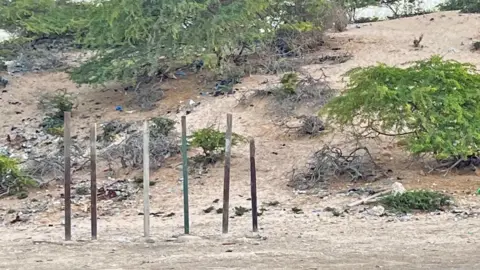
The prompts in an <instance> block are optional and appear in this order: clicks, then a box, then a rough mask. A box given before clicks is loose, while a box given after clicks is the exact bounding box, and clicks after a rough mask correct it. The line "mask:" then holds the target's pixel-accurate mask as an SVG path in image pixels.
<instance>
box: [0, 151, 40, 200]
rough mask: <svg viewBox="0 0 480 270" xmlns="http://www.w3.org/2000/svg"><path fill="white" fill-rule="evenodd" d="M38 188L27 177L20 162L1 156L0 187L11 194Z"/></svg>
mask: <svg viewBox="0 0 480 270" xmlns="http://www.w3.org/2000/svg"><path fill="white" fill-rule="evenodd" d="M34 186H36V182H35V181H33V180H32V179H31V178H29V177H27V176H25V175H24V174H23V172H22V171H21V169H20V167H19V164H18V161H17V160H15V159H13V158H10V157H8V156H5V155H0V187H1V188H2V189H4V190H8V191H9V194H12V195H13V194H18V193H19V192H22V191H25V190H26V189H27V188H29V187H34Z"/></svg>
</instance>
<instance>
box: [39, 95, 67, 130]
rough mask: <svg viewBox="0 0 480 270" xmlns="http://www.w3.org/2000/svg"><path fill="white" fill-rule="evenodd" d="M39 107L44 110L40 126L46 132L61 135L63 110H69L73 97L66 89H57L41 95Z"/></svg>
mask: <svg viewBox="0 0 480 270" xmlns="http://www.w3.org/2000/svg"><path fill="white" fill-rule="evenodd" d="M39 104H40V108H41V109H42V110H44V111H45V112H46V116H45V117H44V119H43V122H42V127H43V128H44V129H45V130H46V132H47V133H49V134H52V135H58V136H61V135H62V133H63V121H64V119H63V118H64V112H71V111H72V108H73V106H74V98H73V96H72V95H71V94H69V93H67V90H66V89H58V90H57V91H56V93H55V94H46V95H43V96H42V98H41V99H40V103H39Z"/></svg>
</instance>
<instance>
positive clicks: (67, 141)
mask: <svg viewBox="0 0 480 270" xmlns="http://www.w3.org/2000/svg"><path fill="white" fill-rule="evenodd" d="M63 119H64V126H63V143H64V158H65V176H64V188H65V191H64V197H65V241H70V240H72V204H71V198H70V197H71V196H70V184H71V181H72V178H71V170H70V168H71V164H70V146H71V145H72V138H71V136H70V127H71V123H70V122H71V114H70V112H64V116H63Z"/></svg>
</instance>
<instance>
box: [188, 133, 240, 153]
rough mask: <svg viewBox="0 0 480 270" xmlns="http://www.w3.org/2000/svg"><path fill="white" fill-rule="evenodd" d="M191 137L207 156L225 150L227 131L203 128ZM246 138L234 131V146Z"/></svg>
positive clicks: (195, 145) (194, 145)
mask: <svg viewBox="0 0 480 270" xmlns="http://www.w3.org/2000/svg"><path fill="white" fill-rule="evenodd" d="M191 138H192V140H191V142H190V143H191V145H192V146H193V147H200V148H202V150H203V153H204V155H205V156H207V157H208V156H212V155H215V154H223V153H224V152H225V132H221V131H218V130H216V129H213V128H211V127H209V128H203V129H199V130H196V131H194V132H193V134H192V135H191ZM244 140H245V139H244V138H243V137H242V136H240V135H238V134H235V133H232V146H234V145H237V144H238V143H240V142H242V141H244Z"/></svg>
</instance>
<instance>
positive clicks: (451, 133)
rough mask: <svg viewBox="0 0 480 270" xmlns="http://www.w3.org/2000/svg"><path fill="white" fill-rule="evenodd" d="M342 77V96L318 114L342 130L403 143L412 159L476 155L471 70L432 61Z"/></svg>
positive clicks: (477, 104) (479, 77) (477, 124)
mask: <svg viewBox="0 0 480 270" xmlns="http://www.w3.org/2000/svg"><path fill="white" fill-rule="evenodd" d="M347 75H349V76H350V82H349V84H348V87H347V91H345V94H344V95H342V96H338V97H336V98H334V99H333V100H332V101H331V102H330V103H329V104H327V105H326V106H325V107H324V108H323V110H322V114H326V115H327V117H328V120H330V121H331V122H332V123H334V124H336V125H337V126H338V127H340V128H341V129H347V128H350V129H353V130H356V131H357V133H358V134H357V135H358V136H359V137H363V138H368V137H372V136H373V137H376V136H378V135H384V136H396V137H402V139H404V141H405V142H406V147H407V149H408V150H409V151H410V152H411V153H413V154H416V155H419V154H433V155H434V156H435V157H436V158H437V160H444V159H450V158H453V159H454V160H461V159H465V158H467V157H471V156H476V155H477V154H478V151H479V146H480V133H479V132H478V131H479V130H480V118H479V117H478V116H479V115H480V92H479V91H478V89H480V74H478V73H477V71H476V68H475V66H474V65H472V64H468V63H459V62H457V61H453V60H443V59H442V58H441V57H440V56H433V57H431V58H430V59H427V60H422V61H418V62H415V63H414V64H413V65H412V66H410V67H408V68H405V69H402V68H399V67H390V66H387V65H385V64H379V65H377V66H371V67H366V68H356V69H353V70H351V71H349V72H348V73H347ZM454 163H455V161H454Z"/></svg>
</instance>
